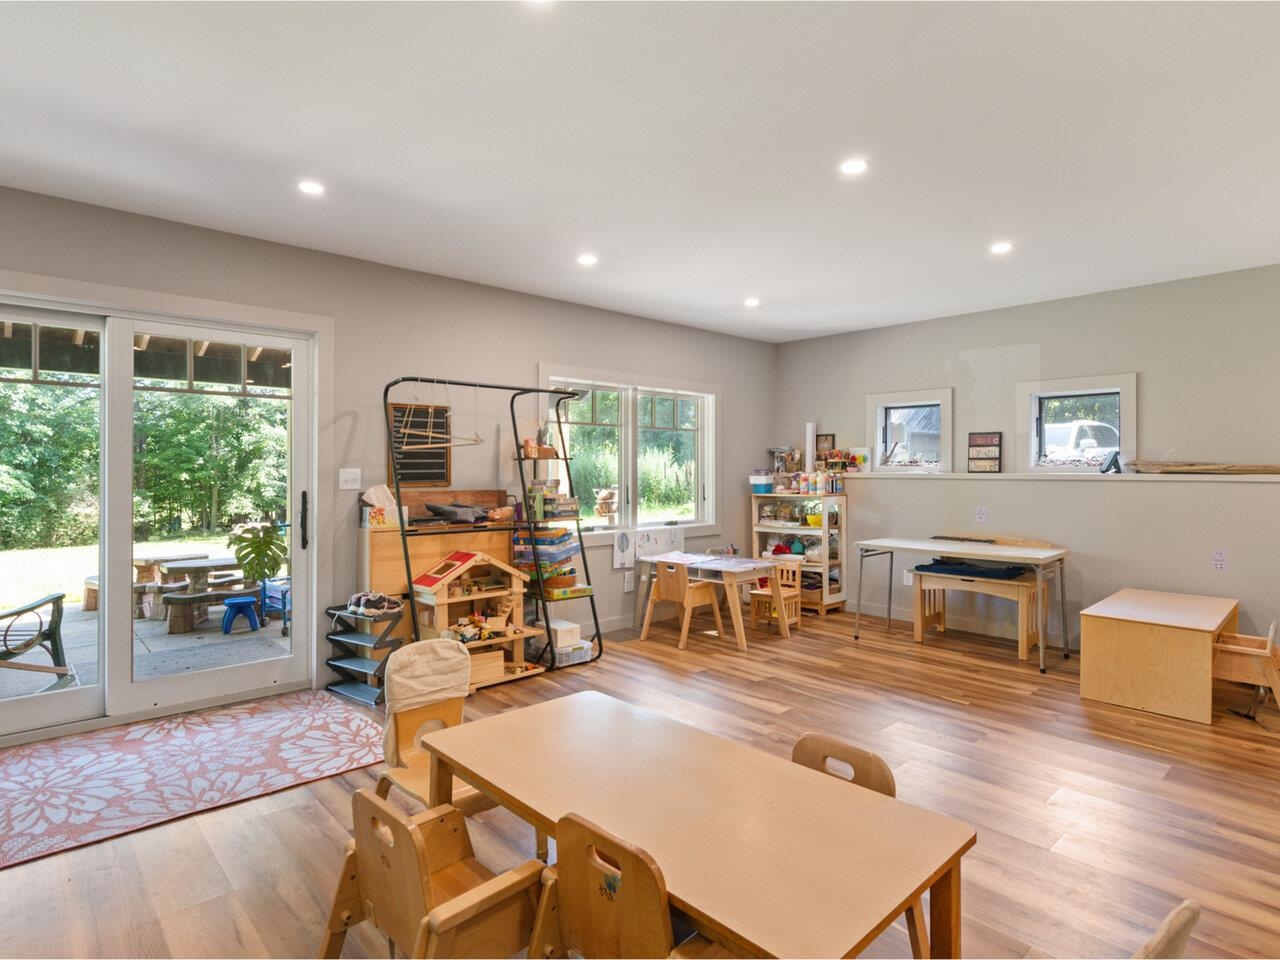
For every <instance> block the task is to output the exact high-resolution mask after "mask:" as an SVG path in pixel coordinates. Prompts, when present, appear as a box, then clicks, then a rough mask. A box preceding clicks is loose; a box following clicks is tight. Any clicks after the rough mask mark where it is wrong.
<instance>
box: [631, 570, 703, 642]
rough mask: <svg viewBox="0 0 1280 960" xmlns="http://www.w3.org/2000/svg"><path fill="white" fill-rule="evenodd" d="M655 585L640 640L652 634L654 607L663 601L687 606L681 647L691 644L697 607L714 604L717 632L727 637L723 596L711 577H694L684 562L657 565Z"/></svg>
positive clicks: (681, 628) (650, 595)
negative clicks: (721, 604)
mask: <svg viewBox="0 0 1280 960" xmlns="http://www.w3.org/2000/svg"><path fill="white" fill-rule="evenodd" d="M654 578H655V579H654V583H653V588H652V589H651V590H650V591H649V605H648V606H647V607H645V611H644V626H643V627H641V628H640V639H641V640H645V639H647V638H648V636H649V623H650V622H651V621H652V620H653V608H654V607H656V606H657V605H658V604H659V603H660V602H661V601H663V600H670V601H671V602H672V603H677V604H680V605H681V606H683V607H684V622H683V623H682V624H681V626H680V644H679V649H681V650H683V649H684V648H685V647H686V646H688V644H689V619H690V617H692V616H693V611H694V609H695V608H697V607H705V606H709V607H711V613H712V614H713V615H714V616H715V618H716V632H717V633H718V634H719V635H720V636H721V637H723V636H724V621H723V620H722V619H721V617H720V598H719V596H718V595H717V594H716V585H715V584H714V583H712V582H711V581H709V580H690V579H689V568H688V567H686V566H685V565H684V564H683V563H667V562H666V561H663V562H662V563H659V564H657V570H656V571H655V572H654Z"/></svg>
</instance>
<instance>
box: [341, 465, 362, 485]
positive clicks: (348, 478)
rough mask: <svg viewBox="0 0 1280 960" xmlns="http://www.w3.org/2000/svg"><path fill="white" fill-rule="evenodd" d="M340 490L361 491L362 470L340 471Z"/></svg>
mask: <svg viewBox="0 0 1280 960" xmlns="http://www.w3.org/2000/svg"><path fill="white" fill-rule="evenodd" d="M338 489H339V490H359V489H360V468H359V467H342V468H341V469H339V470H338Z"/></svg>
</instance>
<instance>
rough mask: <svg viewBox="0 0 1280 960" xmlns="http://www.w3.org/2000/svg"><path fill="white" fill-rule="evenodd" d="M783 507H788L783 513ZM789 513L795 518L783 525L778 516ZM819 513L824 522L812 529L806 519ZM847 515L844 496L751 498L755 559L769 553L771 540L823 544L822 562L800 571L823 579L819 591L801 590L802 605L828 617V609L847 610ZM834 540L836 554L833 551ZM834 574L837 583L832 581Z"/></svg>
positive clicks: (758, 495)
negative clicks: (833, 574)
mask: <svg viewBox="0 0 1280 960" xmlns="http://www.w3.org/2000/svg"><path fill="white" fill-rule="evenodd" d="M780 505H785V506H784V507H782V509H781V510H780V509H779V508H780ZM779 512H781V513H784V514H789V515H790V516H791V517H793V518H794V519H793V520H792V521H791V522H782V521H781V519H780V518H779V517H778V516H777V514H778V513H779ZM812 514H818V515H820V516H821V518H822V520H821V523H820V524H819V525H818V526H812V525H810V524H809V523H808V521H807V520H806V517H807V516H808V515H812ZM847 527H848V513H847V511H846V500H845V494H843V493H753V494H752V495H751V540H752V556H755V557H762V556H765V555H766V553H767V549H766V544H767V543H768V542H769V538H770V537H774V536H782V537H800V538H802V542H804V543H806V544H811V543H812V542H813V541H814V540H818V542H819V543H820V544H822V547H823V549H822V551H821V559H820V560H816V561H815V560H809V559H806V561H805V562H804V563H803V564H802V565H801V568H800V569H801V570H802V571H806V572H809V573H817V574H819V575H820V576H821V578H822V586H821V588H820V589H817V590H814V589H801V591H800V606H801V607H802V608H804V609H806V610H815V611H817V613H818V614H819V615H820V616H825V615H826V613H827V611H828V610H840V609H843V608H844V604H845V600H846V599H847V598H848V593H847V591H846V588H845V575H846V567H847V561H848V555H849V547H848V530H847ZM833 540H834V545H835V552H834V555H833V553H832V550H831V546H832V541H833ZM832 572H835V574H836V581H835V582H834V583H833V582H832V579H831V574H832Z"/></svg>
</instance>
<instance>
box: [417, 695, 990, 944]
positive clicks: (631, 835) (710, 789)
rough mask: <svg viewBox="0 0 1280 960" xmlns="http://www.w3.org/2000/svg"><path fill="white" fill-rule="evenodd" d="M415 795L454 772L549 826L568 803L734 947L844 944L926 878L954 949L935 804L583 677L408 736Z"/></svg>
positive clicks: (951, 884) (948, 864)
mask: <svg viewBox="0 0 1280 960" xmlns="http://www.w3.org/2000/svg"><path fill="white" fill-rule="evenodd" d="M422 743H423V745H424V746H425V748H426V749H427V750H428V751H429V752H430V753H431V758H432V759H431V763H432V776H431V790H430V801H431V804H432V805H433V806H435V805H438V804H441V803H448V802H450V801H451V798H452V792H453V778H454V776H457V777H459V778H460V779H462V780H464V781H466V782H467V783H470V784H471V785H473V786H475V787H476V788H477V789H479V790H481V791H483V792H484V793H486V794H488V795H489V796H491V797H493V798H494V799H495V800H496V801H497V802H498V803H500V804H502V805H503V806H505V807H507V808H508V809H509V810H511V811H512V812H514V813H515V814H516V815H517V816H519V817H521V818H522V819H524V820H526V821H528V822H529V823H532V824H533V825H535V826H537V827H540V828H542V829H543V830H545V831H547V832H548V833H549V834H551V835H552V836H554V835H555V829H556V823H557V821H558V820H559V819H560V818H561V817H563V816H564V815H565V814H567V813H577V814H580V815H581V816H583V817H586V818H587V819H588V820H591V821H594V822H595V823H597V824H598V825H600V826H601V827H603V828H604V829H605V830H607V831H609V832H610V833H613V834H615V835H617V836H619V837H622V838H623V839H625V840H627V841H628V842H629V843H633V844H635V845H637V846H639V847H641V848H643V849H644V850H646V851H647V852H648V853H649V854H650V855H651V856H652V857H653V858H654V860H655V861H656V862H657V864H658V866H659V867H660V868H661V869H662V872H663V875H664V877H665V879H666V885H667V890H668V893H669V896H670V899H671V902H672V904H673V905H674V906H675V907H677V908H678V909H679V910H681V911H683V912H684V913H685V914H686V915H687V916H688V917H689V918H690V919H691V920H692V921H693V923H694V924H695V926H697V928H698V929H699V930H700V931H701V932H702V933H704V934H705V935H707V936H709V937H712V938H713V939H716V940H718V941H720V942H721V943H724V944H726V945H728V946H730V947H731V948H732V949H734V950H736V951H739V952H741V953H743V954H744V955H747V956H772V957H846V956H855V955H856V954H858V953H859V952H860V951H861V950H863V949H864V948H865V947H866V946H867V945H868V944H870V943H871V942H872V941H873V940H874V939H875V938H876V937H878V936H879V935H880V934H881V933H882V932H883V931H884V930H885V928H886V927H888V926H889V925H890V924H891V923H892V922H893V921H894V920H895V919H896V918H897V917H899V916H901V915H902V913H903V911H904V910H905V909H906V908H907V906H908V905H910V904H911V903H913V902H914V901H915V900H916V899H917V898H918V897H920V895H921V894H922V893H923V892H924V891H926V890H928V891H930V897H929V914H930V928H931V929H930V941H931V943H930V948H931V953H932V956H935V957H958V956H960V860H961V857H963V855H964V854H965V852H966V851H967V850H968V849H969V848H970V847H972V846H973V844H974V843H975V841H976V839H977V836H976V834H975V833H974V829H973V827H971V826H970V825H968V824H966V823H962V822H961V821H959V820H955V819H953V818H951V817H948V816H945V815H944V814H940V813H936V812H934V811H932V810H926V809H924V808H923V807H918V806H914V805H913V804H910V803H905V802H903V801H901V800H895V799H893V798H890V797H886V796H883V795H881V794H879V793H875V792H873V791H870V790H866V789H864V788H862V787H857V786H853V785H851V784H849V783H846V782H842V781H840V780H838V779H837V778H835V777H832V776H829V775H827V774H824V773H819V772H817V771H815V770H812V769H809V768H808V767H802V766H800V765H799V764H795V763H791V762H790V761H788V760H785V759H783V758H781V757H777V756H774V755H772V754H769V753H764V752H763V751H760V750H755V749H753V748H751V747H748V746H746V745H744V744H741V743H737V742H735V741H732V740H727V739H725V738H723V737H719V736H715V735H714V734H711V733H707V732H706V731H703V730H699V729H697V728H696V727H692V726H689V725H686V724H683V723H680V722H678V721H676V720H672V719H670V718H668V717H665V716H663V715H662V714H659V713H656V712H654V711H652V710H648V709H645V708H642V707H637V706H634V705H632V704H629V703H624V702H623V701H621V700H616V699H614V698H612V697H609V696H606V695H605V694H602V693H599V692H596V691H586V692H582V693H575V694H572V695H570V696H566V697H560V698H558V699H555V700H549V701H546V702H543V703H539V704H535V705H533V706H529V707H523V708H520V709H515V710H509V711H507V712H506V713H502V714H498V715H496V716H492V717H486V718H484V719H482V720H476V721H472V722H468V723H464V724H461V725H459V726H456V727H451V728H448V729H444V730H438V731H433V732H431V733H428V734H426V735H425V736H424V737H423V738H422Z"/></svg>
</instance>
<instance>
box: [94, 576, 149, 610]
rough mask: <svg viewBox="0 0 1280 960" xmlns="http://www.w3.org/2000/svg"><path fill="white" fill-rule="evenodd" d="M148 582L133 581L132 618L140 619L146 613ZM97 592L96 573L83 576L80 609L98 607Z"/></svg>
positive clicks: (97, 579) (95, 608) (97, 581)
mask: <svg viewBox="0 0 1280 960" xmlns="http://www.w3.org/2000/svg"><path fill="white" fill-rule="evenodd" d="M150 586H151V584H150V583H145V582H142V583H135V584H134V585H133V619H135V620H142V619H143V618H145V617H146V615H147V609H146V592H147V588H148V587H150ZM98 592H99V578H98V575H97V574H96V573H95V574H91V575H90V576H87V577H85V578H84V602H83V603H81V605H80V609H81V610H84V611H86V612H90V611H93V610H97V609H98Z"/></svg>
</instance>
